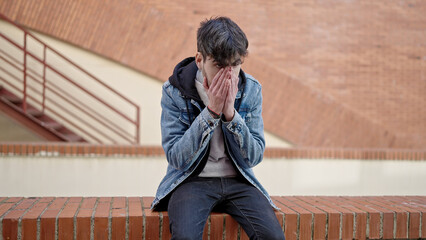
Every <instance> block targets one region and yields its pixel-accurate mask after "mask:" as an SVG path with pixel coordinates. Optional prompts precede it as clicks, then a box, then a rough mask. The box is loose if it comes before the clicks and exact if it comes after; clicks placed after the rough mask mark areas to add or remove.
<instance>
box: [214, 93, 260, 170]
mask: <svg viewBox="0 0 426 240" xmlns="http://www.w3.org/2000/svg"><path fill="white" fill-rule="evenodd" d="M247 98H249V99H250V100H252V102H251V104H250V106H251V107H250V108H249V110H248V112H247V113H246V115H245V117H246V118H248V117H249V119H250V120H247V121H246V120H245V119H243V117H242V116H241V115H240V114H239V113H238V112H237V111H235V115H234V118H233V119H232V121H230V122H224V123H223V124H222V128H223V131H224V135H225V138H226V142H227V145H228V148H229V152H230V154H231V156H232V157H233V158H234V159H235V160H236V162H237V164H238V165H239V166H240V167H242V168H252V167H254V166H256V165H257V164H259V163H260V162H261V161H262V159H263V153H264V150H265V138H264V133H263V119H262V92H261V87H260V85H259V88H258V89H257V91H256V92H254V93H253V95H250V96H247Z"/></svg>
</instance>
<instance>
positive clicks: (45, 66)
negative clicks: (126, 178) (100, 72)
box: [0, 13, 140, 144]
mask: <svg viewBox="0 0 426 240" xmlns="http://www.w3.org/2000/svg"><path fill="white" fill-rule="evenodd" d="M0 19H4V20H5V21H7V22H9V23H11V24H12V25H14V26H15V27H16V28H18V29H20V30H21V31H22V32H23V33H24V44H23V46H21V45H19V44H18V43H16V42H15V41H14V40H12V39H10V38H8V37H7V36H5V35H4V34H2V33H0V37H1V38H3V39H5V40H6V41H8V42H9V43H11V44H12V45H14V46H15V47H16V48H18V49H20V50H21V51H22V52H23V53H24V59H23V63H20V62H19V61H17V60H16V59H13V58H12V59H13V60H15V62H19V64H20V65H21V66H22V67H23V69H21V71H22V72H23V74H24V77H23V81H21V82H23V85H24V89H23V90H22V91H21V92H22V93H23V95H24V97H23V104H22V105H23V110H24V112H26V104H27V101H26V98H27V92H26V89H27V74H28V72H29V71H32V72H33V73H34V71H33V70H32V69H30V68H28V66H27V62H26V61H27V56H29V57H31V58H32V59H34V60H36V61H37V62H38V63H39V64H42V66H43V76H41V75H39V74H37V75H38V77H41V78H42V79H43V81H42V82H41V85H42V93H41V95H42V103H41V105H42V111H44V109H45V108H48V107H46V106H45V104H46V101H45V100H46V99H48V98H46V90H48V91H51V92H52V93H53V92H54V89H52V87H49V86H47V83H46V81H47V80H48V79H46V69H49V70H50V71H52V72H54V73H56V74H57V75H58V76H60V77H61V78H62V79H64V80H66V81H67V82H69V83H71V84H72V85H74V86H75V87H76V88H77V89H79V90H80V91H81V92H84V93H85V94H87V95H88V96H90V97H91V98H92V99H95V100H96V101H97V102H99V103H101V104H102V105H104V106H105V107H107V108H108V109H110V110H111V111H112V112H114V113H116V114H117V115H118V116H120V117H121V118H123V119H124V120H126V121H128V122H130V123H131V124H132V125H134V126H135V129H136V133H135V135H134V136H131V138H132V139H134V140H132V139H129V138H128V137H126V136H124V135H130V134H129V133H128V131H125V130H124V129H122V128H121V127H119V126H117V125H115V124H113V123H112V122H111V121H109V120H108V119H104V120H105V121H106V122H108V123H109V124H108V126H107V125H105V122H104V121H103V120H102V119H101V120H100V119H99V118H97V117H94V116H93V114H90V113H88V112H87V111H86V110H82V108H81V107H79V106H77V107H76V106H75V104H74V107H76V108H77V109H79V110H80V111H82V112H84V113H85V114H86V116H88V117H89V118H90V119H92V120H94V121H96V122H97V123H100V124H102V125H104V126H105V127H107V128H108V130H111V131H112V132H114V133H115V134H117V136H120V137H121V138H122V139H124V140H126V141H128V142H130V143H134V144H138V143H139V141H140V135H139V129H140V117H139V114H140V108H139V106H138V105H136V104H135V103H134V102H132V101H131V100H129V99H128V98H127V97H125V96H123V95H122V94H121V93H119V92H117V91H116V90H115V89H113V88H112V87H110V86H108V85H107V84H105V83H104V82H102V81H101V80H99V79H98V78H96V77H95V76H93V75H92V74H90V73H89V72H87V71H86V70H85V69H83V68H82V67H80V66H78V65H77V64H76V63H74V62H73V61H71V60H70V59H69V58H67V57H65V56H64V55H62V54H61V53H59V52H58V51H56V50H55V49H53V48H52V47H50V46H48V45H47V44H46V43H44V42H43V41H41V40H40V39H38V38H37V37H35V36H34V35H32V34H31V33H29V32H28V31H27V30H25V29H24V28H23V27H21V26H19V25H18V24H16V23H15V22H13V21H11V20H10V19H8V18H7V17H6V16H4V15H3V14H1V13H0ZM28 36H30V37H31V38H32V39H34V40H35V41H37V42H38V43H40V44H41V45H42V47H43V59H40V58H39V57H37V56H35V55H34V54H33V53H31V52H30V51H29V49H27V38H28ZM46 50H49V51H51V52H52V53H54V54H56V56H58V57H60V59H62V60H65V61H66V62H67V63H69V64H70V65H71V66H73V67H75V68H76V69H78V70H79V71H80V72H82V73H84V74H85V75H86V76H88V77H89V78H90V79H93V80H94V81H95V82H97V83H99V84H101V85H102V86H103V87H105V89H107V90H108V91H109V92H111V93H113V94H115V95H116V96H117V97H119V98H120V99H122V100H124V102H127V103H128V104H129V105H130V106H131V107H133V108H134V109H135V112H136V119H135V120H133V119H132V118H130V117H129V116H128V115H126V114H125V113H123V112H122V111H120V110H118V109H117V108H115V107H113V106H112V105H111V104H110V103H108V102H107V100H104V99H102V98H101V97H99V96H97V95H95V94H94V93H92V92H90V91H89V90H88V89H86V88H84V87H83V86H81V85H80V84H78V83H77V82H75V81H73V80H72V79H71V77H69V76H66V74H65V73H63V72H61V71H59V70H58V69H56V68H55V67H53V66H52V65H51V64H49V63H47V62H46ZM9 57H10V56H9ZM2 59H3V60H5V59H4V58H2ZM6 62H7V61H6ZM8 63H9V64H10V65H13V64H11V63H10V62H8ZM14 67H15V68H17V69H19V67H16V66H14ZM29 77H30V78H32V79H33V80H36V79H35V78H34V77H33V76H31V75H29ZM2 79H3V78H2ZM3 81H5V79H3ZM36 82H37V83H40V81H39V80H36ZM50 85H54V87H56V89H57V90H59V91H61V92H66V91H63V90H62V89H60V88H58V86H57V85H55V84H50ZM54 94H55V95H56V96H58V97H60V98H61V99H62V100H64V101H66V102H67V103H68V104H71V105H73V103H72V102H71V101H70V100H69V99H67V98H65V97H63V96H61V94H58V92H55V93H54ZM38 102H39V101H38ZM79 104H80V105H82V106H83V107H85V108H87V109H89V110H90V111H93V113H94V114H95V115H98V116H101V115H102V114H100V113H97V112H96V111H94V110H93V109H92V108H90V107H88V105H87V104H83V103H82V102H81V101H80V102H79ZM49 109H50V108H49ZM55 114H57V116H58V117H60V118H61V119H64V117H63V116H61V114H59V113H57V112H55ZM65 120H67V119H65ZM80 120H81V119H80ZM67 122H68V121H67ZM110 124H112V125H110ZM71 125H73V126H74V127H75V126H76V125H75V124H71ZM77 129H79V130H81V128H80V127H77ZM92 129H93V128H92ZM93 130H97V132H98V133H100V134H101V135H103V134H102V130H98V129H93ZM84 132H86V131H84Z"/></svg>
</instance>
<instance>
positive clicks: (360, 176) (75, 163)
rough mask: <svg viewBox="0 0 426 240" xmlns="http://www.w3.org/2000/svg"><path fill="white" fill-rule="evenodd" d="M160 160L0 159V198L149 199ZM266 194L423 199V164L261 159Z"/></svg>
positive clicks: (162, 168) (161, 171) (162, 166)
mask: <svg viewBox="0 0 426 240" xmlns="http://www.w3.org/2000/svg"><path fill="white" fill-rule="evenodd" d="M166 167H167V161H166V160H165V158H164V157H140V158H136V157H127V158H126V157H96V156H94V157H55V156H36V157H19V156H15V157H9V156H3V157H0V196H25V197H30V196H153V195H154V194H155V192H156V189H157V187H158V184H159V183H160V181H161V179H162V178H163V176H164V174H165V172H166ZM254 171H255V173H256V175H257V177H258V179H259V181H260V182H261V183H262V184H263V185H264V187H265V188H266V189H267V190H268V191H269V193H270V194H271V195H426V188H425V187H424V183H425V182H426V175H425V172H426V161H397V160H345V159H335V160H327V159H268V158H267V159H264V161H263V162H262V163H261V164H260V165H258V166H257V167H255V168H254Z"/></svg>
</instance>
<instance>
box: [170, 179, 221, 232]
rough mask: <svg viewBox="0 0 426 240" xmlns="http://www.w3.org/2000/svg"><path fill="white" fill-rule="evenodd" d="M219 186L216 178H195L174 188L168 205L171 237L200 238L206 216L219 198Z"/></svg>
mask: <svg viewBox="0 0 426 240" xmlns="http://www.w3.org/2000/svg"><path fill="white" fill-rule="evenodd" d="M218 183H219V186H217V185H218ZM219 187H220V180H218V179H216V180H214V179H210V178H196V179H195V180H191V181H188V182H185V183H183V184H182V185H180V186H179V187H177V188H176V189H175V190H174V192H173V193H172V195H171V197H170V200H169V205H168V214H169V221H170V232H171V233H172V239H201V238H200V237H201V236H202V234H203V230H204V225H205V223H206V221H207V218H208V216H209V214H210V212H211V210H212V208H213V207H214V205H215V204H216V203H217V201H218V200H219V199H220V195H218V194H217V193H216V192H218V189H219Z"/></svg>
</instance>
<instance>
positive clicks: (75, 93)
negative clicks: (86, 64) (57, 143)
mask: <svg viewBox="0 0 426 240" xmlns="http://www.w3.org/2000/svg"><path fill="white" fill-rule="evenodd" d="M0 19H1V20H4V21H6V22H8V23H10V24H11V26H12V25H13V26H14V27H13V29H14V30H17V31H18V32H20V33H22V34H23V36H22V38H23V39H22V40H23V41H22V42H21V43H19V42H18V41H16V37H15V39H13V38H14V37H10V36H6V34H5V33H3V32H1V31H0V40H1V39H3V40H4V41H3V43H4V44H3V45H5V44H8V48H6V47H5V48H4V49H10V51H9V52H8V51H6V50H3V49H2V48H0V61H2V64H1V65H0V71H1V72H3V73H4V74H3V75H0V80H1V81H2V82H3V83H5V84H6V85H7V86H8V87H10V88H11V89H13V91H14V92H15V93H17V94H18V95H19V97H21V98H22V109H23V111H24V112H25V113H26V112H27V110H28V109H27V105H28V103H31V106H34V107H36V108H37V110H40V111H41V112H43V113H47V114H48V116H49V117H51V118H53V119H55V120H56V121H58V122H59V123H61V124H63V125H64V126H66V127H67V128H69V129H71V130H73V131H75V132H76V133H77V134H80V136H82V137H83V138H85V139H86V140H88V141H89V142H97V143H131V144H138V143H139V142H140V134H139V132H140V131H139V129H140V108H139V106H138V105H136V104H135V103H134V102H132V101H131V100H129V99H128V98H127V97H125V96H124V95H122V94H121V93H119V92H118V91H116V90H115V89H113V88H112V87H111V86H109V85H107V84H106V83H104V82H103V81H101V80H99V79H98V78H97V77H95V76H94V75H92V74H91V73H89V72H88V71H86V70H85V69H83V68H82V67H80V66H79V65H77V64H76V63H74V62H73V61H72V60H70V59H69V58H67V57H65V56H64V55H62V54H61V53H59V52H58V51H56V50H55V49H53V48H52V47H50V46H49V45H47V44H46V43H44V42H43V41H41V40H40V39H39V38H37V37H35V36H34V35H33V34H31V33H30V32H28V31H27V30H25V29H24V28H22V27H21V26H19V25H18V24H16V23H14V22H13V21H11V20H10V19H8V18H7V17H6V16H4V15H3V14H1V13H0ZM30 41H31V45H30V44H29V42H30ZM0 46H1V45H0ZM36 46H38V47H36ZM40 49H42V54H37V53H36V52H37V50H40ZM12 52H14V54H13V53H12ZM39 55H42V56H39ZM19 59H21V60H19ZM29 61H31V64H30V63H29ZM58 62H60V63H59V65H58ZM67 68H69V69H71V70H69V71H67V70H66V69H67ZM69 72H74V74H70V73H69ZM19 73H21V74H19ZM77 77H78V78H79V79H76V78H77ZM94 91H96V92H97V93H94ZM99 92H101V94H100V93H99ZM130 115H133V116H134V117H131V116H130Z"/></svg>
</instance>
